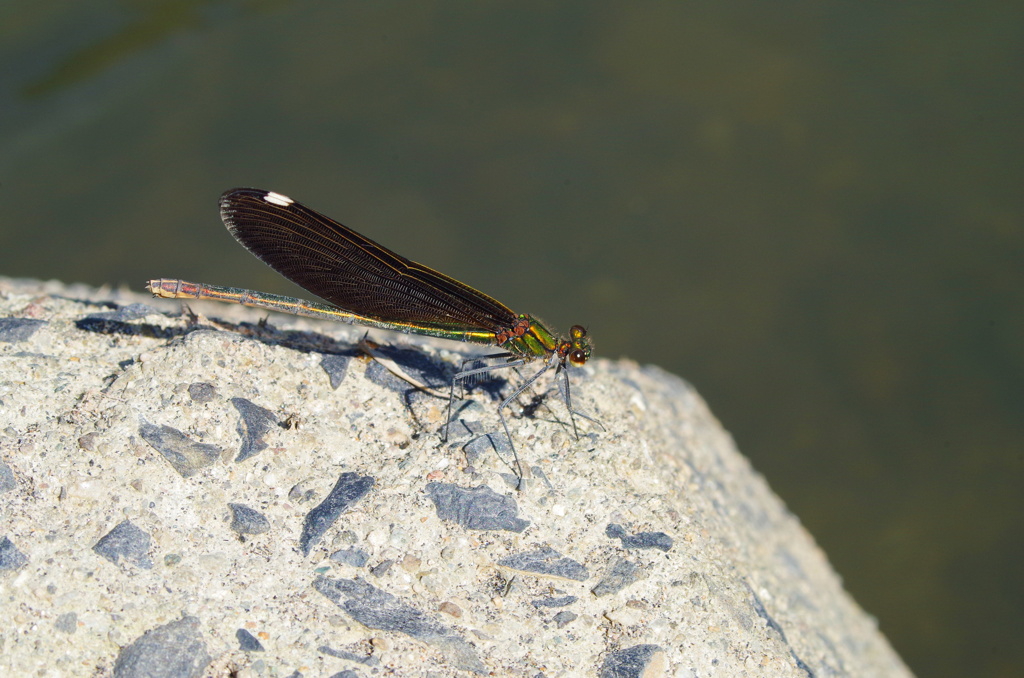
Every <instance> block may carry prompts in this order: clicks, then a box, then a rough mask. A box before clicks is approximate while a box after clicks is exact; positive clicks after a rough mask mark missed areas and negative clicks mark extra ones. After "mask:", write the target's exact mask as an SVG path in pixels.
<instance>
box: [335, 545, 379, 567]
mask: <svg viewBox="0 0 1024 678" xmlns="http://www.w3.org/2000/svg"><path fill="white" fill-rule="evenodd" d="M330 559H331V560H333V561H334V562H336V563H341V564H342V565H351V566H352V567H362V566H363V565H366V561H367V560H369V559H370V554H369V553H367V552H366V551H364V550H363V549H357V548H350V549H340V550H338V551H335V552H334V553H332V554H331V555H330Z"/></svg>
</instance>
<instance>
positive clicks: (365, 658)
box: [317, 645, 380, 666]
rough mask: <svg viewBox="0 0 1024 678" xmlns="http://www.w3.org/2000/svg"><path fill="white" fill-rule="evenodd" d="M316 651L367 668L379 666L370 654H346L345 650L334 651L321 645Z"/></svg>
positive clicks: (378, 662)
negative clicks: (364, 665)
mask: <svg viewBox="0 0 1024 678" xmlns="http://www.w3.org/2000/svg"><path fill="white" fill-rule="evenodd" d="M317 651H319V652H323V653H324V654H326V655H330V656H331V657H337V658H338V659H347V660H349V661H350V662H359V663H360V664H366V665H367V666H380V660H379V659H377V658H376V657H374V656H373V655H372V654H369V655H367V654H356V653H355V652H348V651H346V650H335V649H334V648H333V647H331V646H330V645H321V646H320V647H318V648H317Z"/></svg>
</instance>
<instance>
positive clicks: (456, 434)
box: [441, 419, 484, 441]
mask: <svg viewBox="0 0 1024 678" xmlns="http://www.w3.org/2000/svg"><path fill="white" fill-rule="evenodd" d="M483 430H484V426H483V424H481V423H480V422H478V421H469V420H466V419H453V420H452V421H450V422H448V423H447V424H445V425H444V426H442V427H441V438H442V439H443V440H447V441H453V440H461V439H463V438H468V437H470V436H475V435H479V434H480V432H481V431H483Z"/></svg>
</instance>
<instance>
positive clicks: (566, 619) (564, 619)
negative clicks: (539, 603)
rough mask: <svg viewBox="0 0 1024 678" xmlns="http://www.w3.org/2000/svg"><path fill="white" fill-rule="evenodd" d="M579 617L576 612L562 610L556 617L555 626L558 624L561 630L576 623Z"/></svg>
mask: <svg viewBox="0 0 1024 678" xmlns="http://www.w3.org/2000/svg"><path fill="white" fill-rule="evenodd" d="M578 616H579V615H577V614H576V613H575V612H569V610H562V611H561V612H559V613H558V614H556V615H555V616H554V620H555V624H557V625H558V628H560V629H562V628H565V626H566V625H567V624H569V623H570V622H573V621H575V620H576V618H577V617H578Z"/></svg>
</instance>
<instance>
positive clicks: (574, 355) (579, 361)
mask: <svg viewBox="0 0 1024 678" xmlns="http://www.w3.org/2000/svg"><path fill="white" fill-rule="evenodd" d="M569 362H570V363H571V364H572V365H573V366H575V367H582V366H583V365H584V364H586V362H587V354H586V353H584V352H583V351H582V350H580V349H576V350H575V351H572V352H571V353H570V354H569Z"/></svg>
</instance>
